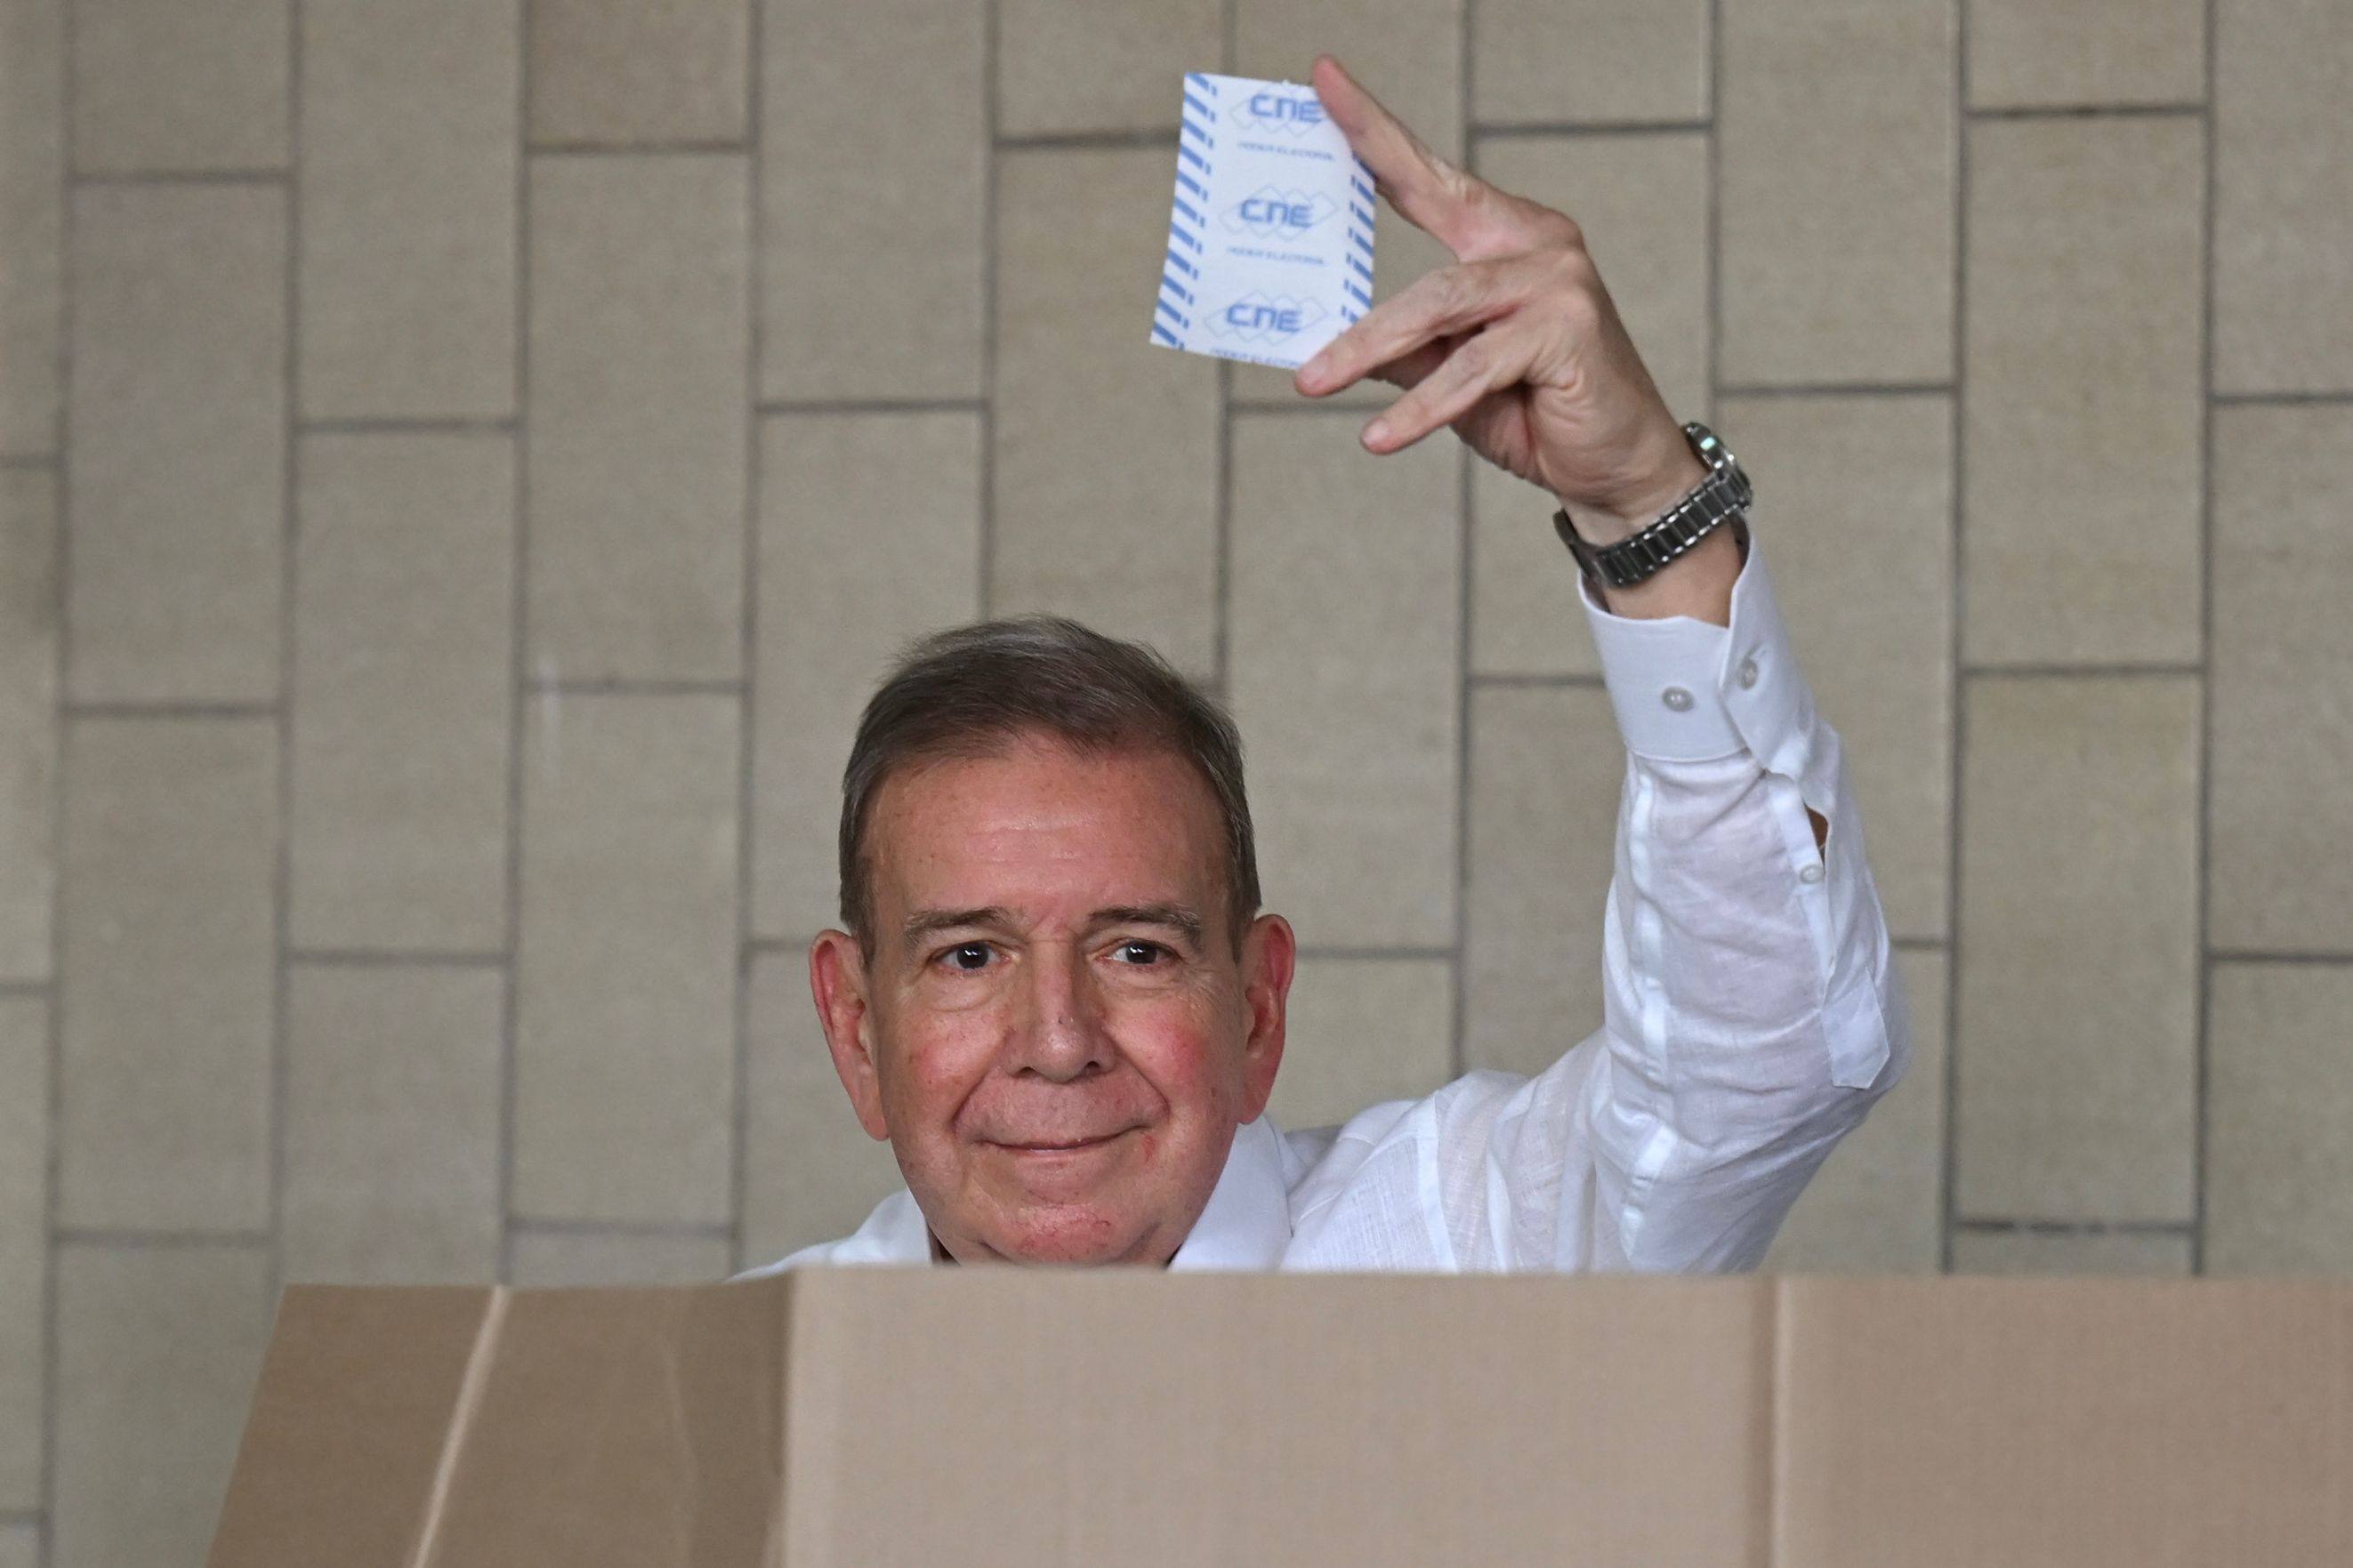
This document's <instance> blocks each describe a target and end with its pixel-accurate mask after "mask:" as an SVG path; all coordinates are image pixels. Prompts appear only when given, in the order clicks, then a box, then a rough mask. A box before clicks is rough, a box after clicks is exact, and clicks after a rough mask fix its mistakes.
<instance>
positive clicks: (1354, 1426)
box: [212, 1268, 2353, 1568]
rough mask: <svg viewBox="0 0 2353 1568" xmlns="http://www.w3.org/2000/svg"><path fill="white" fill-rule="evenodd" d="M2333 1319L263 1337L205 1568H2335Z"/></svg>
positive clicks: (1679, 1289) (1216, 1318)
mask: <svg viewBox="0 0 2353 1568" xmlns="http://www.w3.org/2000/svg"><path fill="white" fill-rule="evenodd" d="M2348 1498H2353V1285H2348V1284H2337V1283H2330V1282H2324V1281H2317V1280H2271V1281H2252V1280H2231V1281H2218V1280H2189V1281H2181V1280H2146V1279H2063V1280H2053V1279H1829V1278H1809V1277H1778V1278H1774V1277H1759V1276H1747V1277H1739V1278H1733V1279H1674V1278H1655V1277H1640V1276H1630V1275H1598V1276H1583V1277H1576V1278H1528V1277H1522V1278H1514V1279H1497V1278H1471V1279H1440V1278H1433V1277H1426V1276H1425V1277H1411V1276H1369V1275H1323V1276H1314V1275H1222V1276H1219V1275H1189V1276H1168V1275H1162V1274H1145V1273H1140V1272H1131V1271H1125V1270H1119V1271H1051V1270H1029V1269H1007V1268H997V1269H880V1268H858V1269H838V1270H813V1271H807V1272H804V1273H800V1274H797V1275H794V1276H790V1277H788V1278H786V1279H775V1280H765V1281H760V1282H758V1283H754V1284H745V1285H724V1286H702V1287H689V1288H680V1289H630V1290H559V1291H514V1290H496V1291H493V1290H447V1289H315V1288H299V1287H298V1288H297V1289H293V1290H290V1291H289V1292H288V1295H287V1299H286V1303H285V1306H284V1309H283V1310H282V1311H281V1313H280V1322H279V1328H278V1332H277V1337H276V1339H275V1340H274V1341H273V1342H272V1348H271V1352H270V1355H269V1362H268V1364H267V1366H266V1367H265V1369H264V1372H263V1374H262V1378H261V1383H260V1386H259V1391H258V1393H257V1395H256V1399H255V1405H254V1412H253V1416H252V1420H251V1423H250V1425H249V1426H248V1432H247V1436H246V1442H245V1447H244V1449H243V1450H242V1452H241V1454H240V1456H239V1459H238V1463H237V1473H236V1477H235V1479H234V1480H233V1481H232V1483H231V1488H230V1493H229V1498H228V1501H227V1508H226V1510H225V1512H224V1515H223V1520H222V1524H221V1529H220V1532H219V1536H218V1539H217V1540H216V1542H215V1546H214V1552H213V1556H212V1563H213V1565H214V1568H294V1565H296V1564H303V1565H306V1568H307V1565H309V1564H314V1563H338V1564H355V1565H358V1568H377V1565H379V1564H381V1565H384V1568H461V1565H462V1568H474V1565H477V1564H491V1563H500V1564H525V1563H562V1564H565V1565H567V1568H569V1565H574V1564H588V1565H599V1564H620V1563H632V1564H681V1565H685V1564H691V1565H694V1568H721V1565H726V1568H735V1565H741V1568H776V1565H778V1564H782V1565H784V1568H849V1565H851V1564H857V1565H860V1568H867V1565H873V1568H892V1565H897V1564H907V1565H910V1568H912V1565H914V1564H926V1565H928V1564H934V1563H975V1564H997V1563H1003V1564H1008V1565H1010V1564H1014V1563H1019V1564H1022V1565H1023V1568H1037V1565H1039V1564H1071V1565H1076V1564H1082V1563H1083V1564H1101V1563H1116V1564H1122V1565H1129V1564H1133V1565H1138V1568H1179V1565H1188V1568H1189V1565H1193V1564H1210V1563H1234V1562H1237V1561H1242V1560H1248V1561H1250V1562H1254V1563H1267V1564H1288V1563H1299V1564H1308V1563H1315V1564H1322V1563H1333V1562H1344V1563H1350V1564H1352V1565H1353V1564H1359V1563H1362V1564H1399V1565H1402V1564H1407V1563H1411V1564H1415V1565H1417V1568H1422V1565H1427V1564H1433V1563H1559V1564H1567V1565H1571V1568H1581V1565H1588V1564H1590V1565H1600V1564H1629V1565H1630V1564H1636V1563H1640V1564H1643V1565H1645V1568H1655V1565H1660V1564H1685V1563H1689V1564H1708V1565H1715V1564H1724V1565H1727V1568H1730V1565H1738V1568H1749V1565H1752V1564H1788V1565H1792V1568H1796V1565H1800V1564H1802V1565H1804V1568H1840V1565H1842V1564H1850V1563H1851V1564H1864V1563H1869V1564H1873V1565H1874V1568H1876V1565H1883V1564H1891V1563H1905V1564H1910V1563H1936V1564H1947V1563H1950V1564H1985V1565H1988V1568H1993V1565H1996V1564H1999V1565H2000V1568H2020V1565H2028V1564H2043V1563H2048V1564H2053V1565H2056V1564H2061V1563H2065V1564H2068V1565H2070V1568H2105V1565H2108V1564H2117V1565H2119V1568H2121V1565H2123V1564H2126V1563H2130V1564H2134V1565H2135V1568H2150V1565H2159V1564H2176V1563H2179V1564H2185V1565H2186V1564H2190V1563H2264V1564H2301V1563H2314V1564H2319V1563H2328V1564H2343V1563H2348V1562H2353V1505H2349V1504H2348Z"/></svg>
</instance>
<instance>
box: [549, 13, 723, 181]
mask: <svg viewBox="0 0 2353 1568" xmlns="http://www.w3.org/2000/svg"><path fill="white" fill-rule="evenodd" d="M752 3H753V0H656V3H654V4H650V5H649V4H647V3H646V0H533V3H532V4H531V5H527V6H525V7H524V14H525V16H526V17H527V19H528V22H529V26H530V27H531V38H530V49H531V61H530V76H531V135H532V140H533V141H534V142H594V143H599V144H604V145H612V144H616V143H623V144H626V143H630V142H740V141H742V140H743V139H744V133H745V132H746V130H747V129H748V128H749V125H750V90H749V84H750V69H749V67H750V58H751V56H750V49H751V31H752V12H751V7H752Z"/></svg>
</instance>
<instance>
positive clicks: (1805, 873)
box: [1798, 865, 1822, 886]
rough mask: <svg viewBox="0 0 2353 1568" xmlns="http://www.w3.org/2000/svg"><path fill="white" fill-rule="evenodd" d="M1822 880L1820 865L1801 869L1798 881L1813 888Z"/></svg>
mask: <svg viewBox="0 0 2353 1568" xmlns="http://www.w3.org/2000/svg"><path fill="white" fill-rule="evenodd" d="M1821 879H1822V868H1821V867H1820V865H1809V866H1805V867H1802V868H1799V872H1798V880H1799V881H1800V882H1804V883H1806V884H1807V885H1808V886H1811V885H1812V884H1814V883H1816V882H1819V881H1820V880H1821Z"/></svg>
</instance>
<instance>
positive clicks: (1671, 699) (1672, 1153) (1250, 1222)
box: [745, 541, 1911, 1278]
mask: <svg viewBox="0 0 2353 1568" xmlns="http://www.w3.org/2000/svg"><path fill="white" fill-rule="evenodd" d="M1577 592H1578V597H1579V598H1580V600H1581V601H1582V602H1583V604H1584V607H1585V613H1586V616H1587V619H1588V621H1589V622H1590V623H1591V625H1592V627H1593V640H1594V642H1595V644H1596V646H1597V647H1599V651H1600V657H1601V667H1602V675H1603V679H1604V680H1605V682H1606V683H1607V685H1608V687H1609V697H1610V702H1611V705H1612V707H1613V708H1614V709H1615V710H1616V712H1617V717H1618V727H1619V731H1620V734H1621V735H1622V736H1623V737H1624V739H1625V742H1626V746H1627V752H1628V756H1627V763H1626V773H1625V782H1624V786H1623V789H1622V791H1621V794H1620V803H1619V810H1618V844H1617V868H1616V871H1615V874H1614V875H1613V876H1612V878H1611V879H1610V884H1609V903H1608V910H1607V931H1606V936H1605V939H1604V942H1603V952H1602V954H1601V960H1602V963H1603V966H1604V972H1605V978H1606V981H1607V985H1608V992H1607V997H1606V1002H1605V1007H1604V1013H1603V1019H1604V1022H1603V1026H1602V1028H1601V1029H1600V1030H1599V1032H1598V1033H1596V1034H1594V1035H1591V1036H1589V1037H1587V1038H1586V1039H1585V1040H1583V1041H1582V1042H1581V1043H1579V1044H1577V1046H1575V1047H1572V1048H1570V1049H1569V1051H1568V1052H1567V1054H1566V1055H1565V1056H1563V1057H1562V1058H1560V1059H1559V1060H1558V1061H1556V1062H1555V1063H1554V1064H1553V1065H1552V1066H1551V1067H1549V1068H1546V1069H1545V1070H1544V1071H1543V1072H1541V1073H1539V1074H1537V1075H1536V1076H1535V1078H1532V1079H1531V1078H1525V1077H1522V1076H1520V1075H1518V1074H1515V1073H1504V1072H1494V1071H1483V1070H1482V1071H1478V1072H1472V1073H1468V1074H1466V1075H1464V1076H1463V1077H1461V1078H1459V1079H1455V1080H1454V1081H1453V1082H1451V1083H1450V1084H1447V1085H1446V1086H1445V1087H1444V1088H1442V1089H1439V1090H1437V1091H1436V1092H1435V1093H1432V1094H1429V1095H1426V1096H1424V1097H1422V1098H1421V1099H1419V1100H1391V1101H1389V1102H1388V1103H1386V1104H1382V1105H1376V1106H1374V1107H1373V1108H1372V1109H1370V1110H1365V1111H1361V1112H1359V1113H1358V1114H1357V1115H1356V1116H1355V1117H1353V1118H1352V1119H1350V1120H1349V1121H1347V1122H1346V1123H1345V1124H1344V1125H1342V1126H1339V1127H1326V1128H1318V1129H1315V1130H1314V1131H1283V1130H1282V1129H1281V1128H1279V1127H1277V1126H1276V1125H1275V1124H1274V1123H1273V1122H1272V1121H1271V1120H1269V1119H1268V1118H1266V1117H1263V1116H1261V1117H1260V1118H1259V1119H1258V1120H1257V1121H1251V1122H1250V1123H1248V1124H1246V1125H1244V1126H1243V1127H1241V1128H1240V1130H1239V1131H1237V1132H1236V1134H1235V1137H1234V1143H1233V1149H1232V1152H1230V1153H1229V1155H1228V1157H1227V1160H1226V1166H1225V1170H1224V1173H1222V1174H1221V1175H1220V1176H1219V1181H1218V1184H1217V1187H1216V1189H1215V1190H1214V1191H1213V1192H1212V1193H1211V1194H1210V1196H1209V1202H1208V1206H1207V1208H1205V1209H1204V1210H1203V1211H1202V1214H1201V1217H1200V1219H1199V1220H1198V1221H1197V1222H1196V1223H1195V1225H1194V1226H1193V1229H1192V1231H1191V1232H1190V1233H1189V1234H1188V1235H1187V1237H1186V1238H1185V1242H1184V1245H1182V1246H1181V1247H1178V1248H1177V1249H1176V1256H1175V1258H1173V1259H1172V1260H1171V1262H1170V1267H1171V1268H1225V1269H1267V1268H1294V1269H1398V1270H1434V1271H1463V1270H1506V1269H1546V1270H1572V1269H1594V1270H1601V1269H1617V1270H1623V1269H1639V1270H1644V1271H1676V1272H1730V1271H1735V1270H1741V1269H1747V1268H1754V1267H1755V1266H1756V1265H1757V1262H1758V1260H1759V1259H1761V1258H1763V1257H1764V1255H1765V1250H1766V1248H1767V1246H1768V1245H1769V1244H1770V1243H1771V1241H1772V1239H1773V1236H1774V1233H1775V1232H1776V1231H1777V1230H1778V1229H1779V1228H1780V1225H1781V1221H1782V1219H1783V1217H1784V1216H1785V1215H1788V1211H1789V1205H1791V1204H1792V1203H1794V1202H1795V1201H1796V1199H1797V1196H1798V1194H1799V1192H1800V1191H1801V1190H1802V1189H1803V1188H1804V1186H1805V1184H1806V1183H1807V1181H1808V1180H1810V1178H1811V1177H1812V1175H1813V1173H1814V1172H1815V1171H1816V1170H1817V1169H1818V1168H1819V1167H1820V1164H1821V1163H1822V1160H1823V1159H1824V1157H1825V1156H1827V1155H1828V1154H1829V1153H1830V1152H1831V1147H1832V1146H1833V1145H1835V1144H1836V1143H1837V1142H1838V1141H1839V1139H1840V1138H1841V1137H1843V1136H1844V1135H1845V1134H1846V1133H1847V1132H1849V1131H1852V1129H1853V1128H1854V1127H1855V1126H1856V1125H1858V1124H1859V1123H1860V1122H1861V1121H1862V1118H1863V1114H1864V1112H1865V1111H1867V1110H1869V1109H1870V1107H1871V1105H1872V1104H1873V1101H1874V1100H1876V1099H1877V1098H1878V1097H1879V1096H1880V1095H1882V1094H1883V1093H1885V1092H1886V1091H1887V1090H1888V1089H1890V1088H1891V1087H1893V1086H1894V1083H1895V1081H1896V1079H1898V1078H1900V1077H1901V1076H1902V1074H1903V1072H1904V1069H1905V1067H1906V1065H1907V1064H1908V1063H1909V1062H1910V1059H1911V1043H1910V1031H1909V1028H1908V1026H1907V1024H1906V1020H1905V1011H1904V1000H1903V996H1902V994H1901V992H1900V990H1899V989H1898V986H1897V982H1896V976H1895V970H1894V966H1893V964H1892V963H1890V961H1889V947H1888V938H1887V926H1886V921H1885V919H1884V917H1883V915H1882V913H1881V910H1880V906H1879V895H1878V892H1877V890H1876V889H1875V888H1874V887H1873V883H1872V879H1871V871H1870V868H1869V867H1868V866H1867V865H1865V863H1864V860H1863V845H1862V825H1861V823H1860V822H1859V821H1858V820H1857V818H1856V816H1855V809H1854V803H1853V798H1852V790H1851V788H1850V786H1849V781H1848V777H1847V771H1846V766H1845V763H1844V761H1843V760H1842V758H1841V752H1840V745H1839V738H1838V735H1837V733H1836V731H1832V730H1831V728H1830V726H1829V725H1827V724H1825V723H1823V722H1822V721H1820V719H1819V718H1817V717H1816V715H1815V711H1814V701H1813V694H1812V691H1811V690H1810V689H1809V687H1808V685H1807V683H1806V679H1805V677H1804V675H1803V674H1802V673H1801V672H1800V671H1799V668H1798V665H1797V661H1796V659H1795V658H1793V657H1792V655H1791V652H1790V647H1789V641H1788V634H1787V632H1786V631H1785V630H1784V628H1783V626H1782V624H1781V617H1780V613H1779V611H1778V608H1777V607H1776V605H1775V604H1774V600H1773V593H1772V588H1771V585H1770V584H1769V582H1768V580H1767V576H1766V573H1765V567H1764V563H1763V561H1762V558H1761V552H1759V551H1758V550H1757V547H1756V545H1755V543H1754V542H1753V541H1752V542H1751V545H1750V550H1749V555H1748V559H1747V562H1746V564H1745V565H1744V566H1743V568H1742V570H1741V574H1740V577H1739V580H1738V582H1737V584H1736V585H1735V587H1734V589H1733V595H1732V616H1731V625H1730V626H1712V625H1709V624H1708V623H1706V622H1703V621H1699V620H1696V619H1693V618H1691V617H1688V616H1674V617H1671V618H1668V619H1663V620H1635V619H1629V618H1626V617H1622V616H1614V615H1611V614H1609V612H1607V611H1606V610H1603V609H1601V608H1599V606H1597V605H1595V604H1594V602H1593V600H1592V599H1591V597H1590V596H1589V595H1588V594H1587V593H1586V591H1585V588H1584V585H1583V584H1582V582H1581V580H1580V582H1579V585H1578V590H1577ZM1808 806H1811V807H1812V808H1813V809H1814V810H1816V811H1818V812H1820V814H1821V815H1822V817H1823V819H1824V820H1825V821H1827V822H1828V823H1829V824H1830V833H1829V838H1828V843H1827V846H1826V848H1825V849H1824V850H1820V851H1818V850H1817V848H1816V847H1815V842H1814V833H1813V827H1812V824H1811V823H1810V820H1809V819H1808V817H1807V815H1806V808H1807V807H1808ZM932 1260H933V1255H932V1247H931V1235H930V1230H929V1227H928V1226H926V1225H925V1223H924V1219H923V1213H922V1211H921V1210H920V1209H918V1208H917V1206H916V1204H915V1200H914V1198H913V1195H912V1194H910V1193H908V1192H907V1191H906V1190H905V1189H904V1188H902V1189H901V1190H900V1191H898V1192H897V1193H894V1194H892V1195H891V1196H890V1197H888V1198H885V1199H884V1200H883V1201H882V1202H881V1205H879V1206H877V1207H876V1208H875V1210H874V1212H873V1213H872V1214H871V1215H870V1216H869V1217H868V1218H867V1220H866V1223H865V1224H863V1225H861V1226H859V1228H858V1230H857V1231H856V1232H855V1233H854V1234H852V1235H850V1236H849V1237H844V1238H842V1239H841V1240H839V1241H832V1242H825V1243H821V1244H819V1245H818V1246H814V1247H804V1248H802V1249H801V1250H799V1251H797V1252H795V1253H793V1254H792V1255H791V1256H789V1257H787V1258H783V1259H781V1260H780V1261H778V1262H776V1263H773V1264H770V1265H768V1266H766V1267H765V1268H758V1269H754V1270H752V1271H751V1273H750V1274H748V1275H746V1276H745V1278H752V1277H756V1276H758V1275H765V1274H773V1273H777V1272H780V1271H782V1270H784V1269H787V1268H797V1267H800V1266H803V1265H807V1264H818V1263H826V1264H859V1263H913V1264H922V1263H928V1262H931V1261H932Z"/></svg>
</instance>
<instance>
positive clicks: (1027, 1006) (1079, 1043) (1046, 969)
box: [1009, 953, 1112, 1083]
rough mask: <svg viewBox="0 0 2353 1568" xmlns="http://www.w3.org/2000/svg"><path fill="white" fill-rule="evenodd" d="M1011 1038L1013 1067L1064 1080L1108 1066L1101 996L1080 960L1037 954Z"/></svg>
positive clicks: (1109, 1049) (1109, 1055)
mask: <svg viewBox="0 0 2353 1568" xmlns="http://www.w3.org/2000/svg"><path fill="white" fill-rule="evenodd" d="M1026 979H1027V981H1028V984H1026V985H1025V986H1024V987H1023V994H1022V998H1021V1003H1022V1005H1021V1006H1020V1008H1019V1009H1018V1013H1017V1015H1016V1017H1015V1020H1014V1026H1013V1039H1012V1041H1011V1042H1010V1045H1011V1048H1012V1052H1013V1060H1012V1061H1011V1063H1010V1064H1009V1065H1010V1067H1011V1068H1012V1069H1013V1070H1014V1071H1017V1072H1021V1071H1028V1072H1034V1073H1036V1074H1037V1075H1038V1076H1039V1077H1040V1078H1043V1079H1049V1080H1050V1081H1052V1082H1055V1083H1067V1082H1069V1081H1070V1080H1071V1079H1077V1078H1083V1077H1084V1076H1086V1075H1087V1074H1088V1073H1090V1072H1101V1071H1103V1069H1104V1068H1108V1067H1110V1066H1111V1058H1112V1046H1111V1038H1110V1037H1109V1036H1108V1035H1107V1034H1106V1033H1105V1032H1104V1030H1103V1005H1102V1000H1103V999H1102V998H1101V997H1100V996H1098V995H1096V994H1095V987H1094V984H1093V978H1092V975H1090V974H1089V973H1087V969H1086V963H1085V960H1083V959H1082V958H1077V957H1072V956H1069V955H1066V954H1059V953H1057V954H1053V955H1051V956H1041V957H1039V959H1038V960H1037V961H1036V962H1035V963H1031V964H1030V965H1029V973H1028V974H1027V976H1026Z"/></svg>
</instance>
